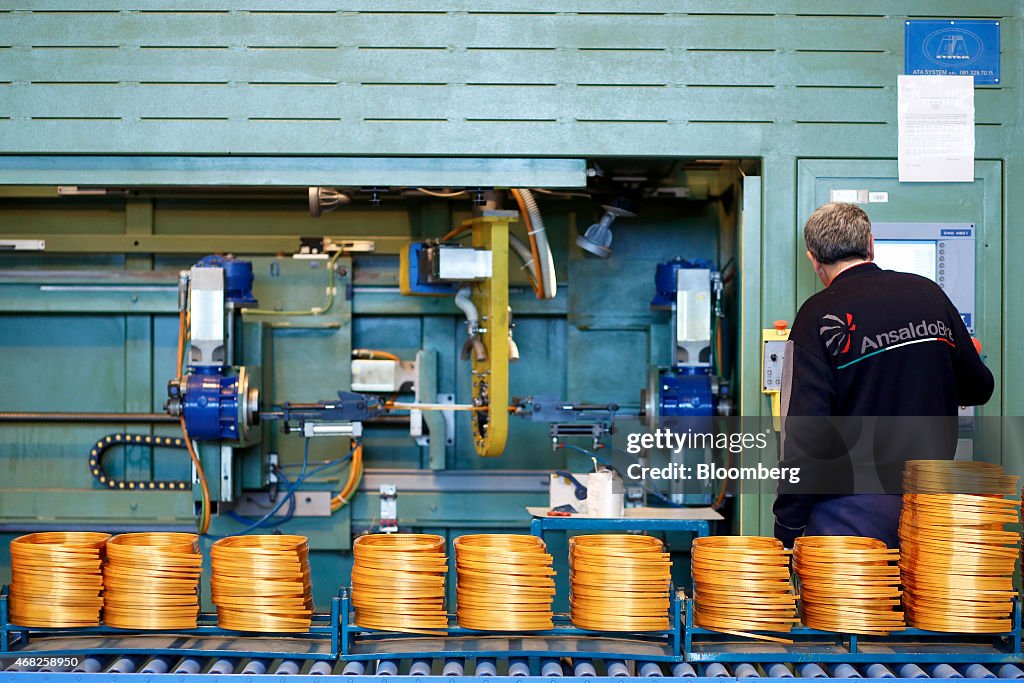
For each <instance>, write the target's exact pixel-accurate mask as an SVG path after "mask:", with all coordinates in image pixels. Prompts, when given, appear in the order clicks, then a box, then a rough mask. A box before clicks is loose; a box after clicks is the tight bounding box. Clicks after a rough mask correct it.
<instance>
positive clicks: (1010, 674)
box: [996, 664, 1024, 678]
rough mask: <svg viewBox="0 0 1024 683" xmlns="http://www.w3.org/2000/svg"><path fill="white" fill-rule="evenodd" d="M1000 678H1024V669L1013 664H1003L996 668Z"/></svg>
mask: <svg viewBox="0 0 1024 683" xmlns="http://www.w3.org/2000/svg"><path fill="white" fill-rule="evenodd" d="M996 673H998V674H999V677H1000V678H1024V671H1022V670H1021V669H1020V668H1019V667H1016V666H1014V665H1013V664H1003V665H1002V666H1001V667H999V668H998V669H997V670H996Z"/></svg>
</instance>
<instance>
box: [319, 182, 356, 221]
mask: <svg viewBox="0 0 1024 683" xmlns="http://www.w3.org/2000/svg"><path fill="white" fill-rule="evenodd" d="M350 201H352V198H351V197H349V196H348V195H347V194H345V193H344V192H339V191H338V190H337V189H335V188H333V187H311V188H309V215H310V216H312V217H313V218H319V217H320V216H321V215H322V214H325V213H328V212H330V211H334V210H335V209H337V208H338V207H339V206H345V205H346V204H348V203H349V202H350Z"/></svg>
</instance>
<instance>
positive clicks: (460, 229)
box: [441, 225, 470, 242]
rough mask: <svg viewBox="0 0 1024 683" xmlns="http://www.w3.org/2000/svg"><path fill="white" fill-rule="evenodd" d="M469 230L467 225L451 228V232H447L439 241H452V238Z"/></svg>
mask: <svg viewBox="0 0 1024 683" xmlns="http://www.w3.org/2000/svg"><path fill="white" fill-rule="evenodd" d="M469 228H470V226H469V225H460V226H459V227H457V228H452V229H451V230H449V231H448V232H446V233H445V234H444V237H442V238H441V241H442V242H447V241H448V240H450V239H452V238H454V237H457V236H458V235H461V234H462V233H464V232H466V231H467V230H469Z"/></svg>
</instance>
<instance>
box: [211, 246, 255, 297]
mask: <svg viewBox="0 0 1024 683" xmlns="http://www.w3.org/2000/svg"><path fill="white" fill-rule="evenodd" d="M196 267H198V268H221V269H223V271H224V300H225V301H226V302H228V303H232V304H235V305H236V306H239V307H244V306H255V305H256V297H254V296H253V294H252V283H253V281H254V280H255V276H254V275H253V272H252V262H251V261H245V260H243V259H240V258H236V257H234V256H220V255H218V254H213V255H211V256H204V257H203V258H201V259H199V261H198V262H197V263H196Z"/></svg>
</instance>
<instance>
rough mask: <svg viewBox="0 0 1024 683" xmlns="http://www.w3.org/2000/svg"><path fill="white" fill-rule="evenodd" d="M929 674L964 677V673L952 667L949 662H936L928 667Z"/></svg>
mask: <svg viewBox="0 0 1024 683" xmlns="http://www.w3.org/2000/svg"><path fill="white" fill-rule="evenodd" d="M928 675H929V676H931V677H932V678H963V677H964V675H963V674H962V673H960V672H959V671H957V670H956V669H954V668H953V667H951V666H950V665H949V664H935V665H933V666H931V667H929V668H928Z"/></svg>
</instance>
